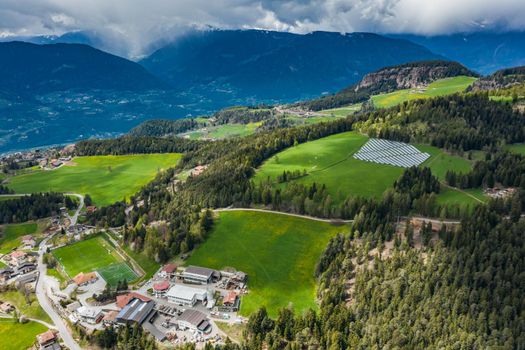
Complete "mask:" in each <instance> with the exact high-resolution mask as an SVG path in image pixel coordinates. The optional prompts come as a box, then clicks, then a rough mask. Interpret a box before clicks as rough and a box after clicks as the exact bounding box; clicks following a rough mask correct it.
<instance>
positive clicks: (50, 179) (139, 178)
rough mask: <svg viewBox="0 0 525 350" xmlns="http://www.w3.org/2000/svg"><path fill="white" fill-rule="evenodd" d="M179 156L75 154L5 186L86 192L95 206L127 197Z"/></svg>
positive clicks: (30, 190)
mask: <svg viewBox="0 0 525 350" xmlns="http://www.w3.org/2000/svg"><path fill="white" fill-rule="evenodd" d="M180 157H181V155H180V154H177V153H170V154H139V155H125V156H92V157H77V158H75V159H74V160H73V163H74V165H71V166H62V167H61V168H59V169H56V170H47V171H45V170H36V171H35V172H32V173H30V174H23V175H18V176H15V177H12V178H11V179H9V183H8V186H9V187H10V188H12V189H14V190H15V191H16V192H17V193H33V192H49V191H56V192H74V193H79V194H86V193H87V194H89V195H90V196H91V198H92V199H93V201H94V203H95V204H96V205H98V206H104V205H109V204H112V203H114V202H115V201H118V200H123V199H127V198H129V197H130V196H131V195H133V194H135V193H136V192H137V191H138V190H139V189H140V188H141V187H142V186H144V185H145V184H146V183H148V182H149V181H151V180H152V179H153V178H154V177H155V175H156V174H157V172H158V171H160V170H162V169H167V168H169V167H173V166H175V165H176V164H177V162H178V161H179V159H180Z"/></svg>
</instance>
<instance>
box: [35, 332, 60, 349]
mask: <svg viewBox="0 0 525 350" xmlns="http://www.w3.org/2000/svg"><path fill="white" fill-rule="evenodd" d="M36 340H37V342H38V346H39V349H40V350H60V344H58V338H57V335H56V334H55V333H54V332H53V331H51V330H48V331H47V332H44V333H41V334H39V335H37V336H36Z"/></svg>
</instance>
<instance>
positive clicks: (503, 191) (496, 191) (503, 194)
mask: <svg viewBox="0 0 525 350" xmlns="http://www.w3.org/2000/svg"><path fill="white" fill-rule="evenodd" d="M484 192H485V194H486V195H487V196H489V197H491V198H508V197H511V196H512V195H513V194H514V193H516V189H515V188H513V187H509V188H500V187H494V188H487V189H485V190H484Z"/></svg>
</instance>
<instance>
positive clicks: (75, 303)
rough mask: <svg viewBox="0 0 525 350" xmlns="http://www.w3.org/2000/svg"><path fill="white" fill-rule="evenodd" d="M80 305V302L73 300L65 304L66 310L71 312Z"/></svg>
mask: <svg viewBox="0 0 525 350" xmlns="http://www.w3.org/2000/svg"><path fill="white" fill-rule="evenodd" d="M81 306H82V304H80V302H78V301H74V302H72V303H70V304H68V305H66V310H67V311H68V312H69V313H73V312H75V311H77V310H78V309H79V308H80V307H81Z"/></svg>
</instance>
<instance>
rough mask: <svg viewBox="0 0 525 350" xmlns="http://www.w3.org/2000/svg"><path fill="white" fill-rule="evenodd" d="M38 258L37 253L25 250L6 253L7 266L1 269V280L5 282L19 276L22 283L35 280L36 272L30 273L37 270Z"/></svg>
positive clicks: (18, 279) (4, 258)
mask: <svg viewBox="0 0 525 350" xmlns="http://www.w3.org/2000/svg"><path fill="white" fill-rule="evenodd" d="M36 258H37V254H36V253H33V252H25V251H23V250H15V251H13V252H11V253H10V254H6V255H4V257H3V260H4V262H5V263H6V264H7V267H5V268H3V269H0V282H2V283H5V282H7V281H8V280H10V279H12V278H14V277H18V278H17V281H19V282H22V283H30V282H33V281H35V280H36V273H32V274H30V273H31V272H35V271H36V268H37V266H36Z"/></svg>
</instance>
